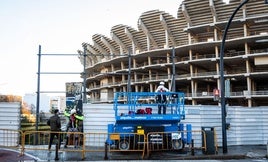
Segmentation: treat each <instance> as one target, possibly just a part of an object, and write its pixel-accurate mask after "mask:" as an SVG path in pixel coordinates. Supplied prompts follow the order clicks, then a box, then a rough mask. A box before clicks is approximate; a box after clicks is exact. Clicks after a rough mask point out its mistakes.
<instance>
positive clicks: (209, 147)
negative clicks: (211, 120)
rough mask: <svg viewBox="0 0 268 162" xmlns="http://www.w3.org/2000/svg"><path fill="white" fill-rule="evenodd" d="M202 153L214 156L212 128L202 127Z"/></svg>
mask: <svg viewBox="0 0 268 162" xmlns="http://www.w3.org/2000/svg"><path fill="white" fill-rule="evenodd" d="M205 144H206V145H205ZM202 152H203V154H208V155H211V154H216V147H215V142H214V127H202Z"/></svg>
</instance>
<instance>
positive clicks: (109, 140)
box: [0, 129, 218, 159]
mask: <svg viewBox="0 0 268 162" xmlns="http://www.w3.org/2000/svg"><path fill="white" fill-rule="evenodd" d="M53 133H58V134H59V135H60V137H61V140H60V145H61V147H59V148H60V150H62V151H65V152H81V158H82V159H85V153H87V152H104V153H105V154H104V155H105V157H104V159H108V155H107V153H108V152H141V153H142V159H143V158H144V157H145V153H147V157H149V155H150V153H151V152H153V151H165V150H180V149H182V150H184V151H185V150H186V151H192V155H193V150H195V149H201V150H203V151H205V152H206V149H207V141H206V140H203V141H202V140H201V139H206V136H207V135H206V131H204V130H196V131H195V130H192V131H178V132H149V133H148V134H147V135H146V134H142V133H120V134H119V133H112V134H107V133H81V132H53ZM50 135H51V132H50V131H25V132H22V131H20V130H8V129H0V146H1V147H8V148H16V149H21V155H23V154H24V152H25V150H44V151H49V150H48V145H49V141H50ZM176 136H177V137H176ZM185 136H186V138H185ZM187 136H191V137H192V139H194V140H196V141H202V144H201V143H195V144H194V142H193V140H191V141H189V140H187ZM66 137H68V143H66ZM54 139H55V141H54V142H53V144H54V145H53V147H52V148H51V151H56V153H57V147H55V146H56V145H55V144H56V143H58V142H59V141H58V139H56V138H54ZM171 139H177V140H171ZM179 139H181V140H179ZM185 139H186V140H185ZM75 142H76V143H75ZM65 144H67V147H64V145H65ZM75 144H77V147H75V146H76V145H75ZM58 146H59V145H58ZM214 146H215V150H216V152H217V151H218V144H217V137H216V131H214Z"/></svg>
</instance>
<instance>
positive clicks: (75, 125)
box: [64, 109, 84, 148]
mask: <svg viewBox="0 0 268 162" xmlns="http://www.w3.org/2000/svg"><path fill="white" fill-rule="evenodd" d="M64 115H65V116H66V117H68V118H69V121H68V124H67V132H81V128H80V127H79V122H80V121H83V120H84V116H79V115H77V114H76V110H75V109H72V110H71V114H69V113H68V112H67V111H65V112H64ZM78 136H79V134H74V139H75V140H74V142H75V143H74V146H75V148H76V147H77V146H78ZM69 138H70V134H67V136H66V142H65V145H64V148H67V144H68V141H69Z"/></svg>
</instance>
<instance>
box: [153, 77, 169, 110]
mask: <svg viewBox="0 0 268 162" xmlns="http://www.w3.org/2000/svg"><path fill="white" fill-rule="evenodd" d="M155 92H157V96H156V102H157V103H158V114H161V109H162V107H163V114H166V102H167V96H166V94H165V92H169V90H168V89H167V88H166V87H165V83H164V82H160V84H159V86H158V87H157V89H156V90H155Z"/></svg>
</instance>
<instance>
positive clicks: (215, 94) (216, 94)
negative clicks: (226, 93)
mask: <svg viewBox="0 0 268 162" xmlns="http://www.w3.org/2000/svg"><path fill="white" fill-rule="evenodd" d="M219 98H220V90H219V89H217V88H214V89H213V100H214V101H219Z"/></svg>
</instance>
